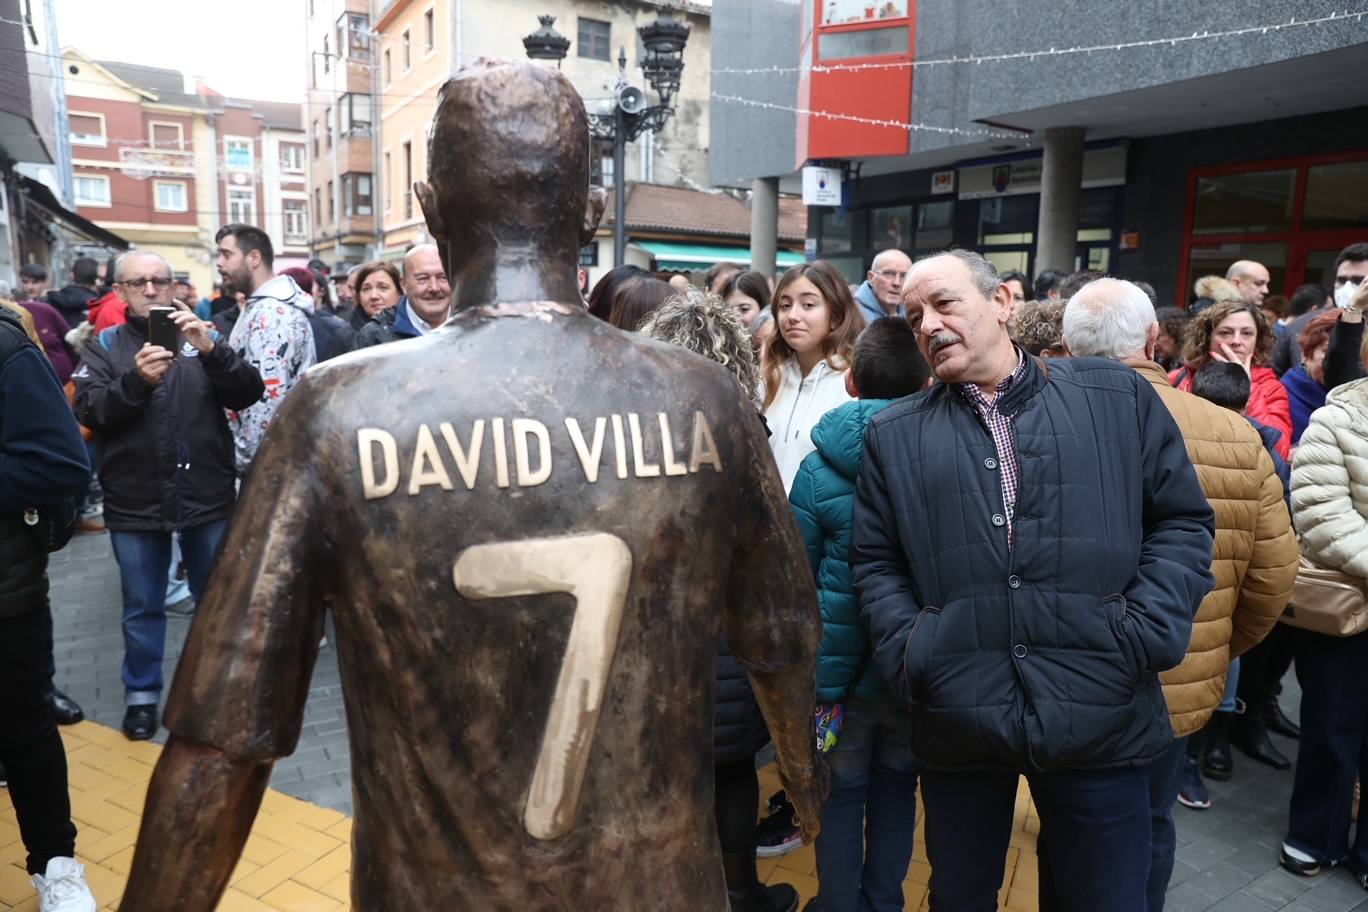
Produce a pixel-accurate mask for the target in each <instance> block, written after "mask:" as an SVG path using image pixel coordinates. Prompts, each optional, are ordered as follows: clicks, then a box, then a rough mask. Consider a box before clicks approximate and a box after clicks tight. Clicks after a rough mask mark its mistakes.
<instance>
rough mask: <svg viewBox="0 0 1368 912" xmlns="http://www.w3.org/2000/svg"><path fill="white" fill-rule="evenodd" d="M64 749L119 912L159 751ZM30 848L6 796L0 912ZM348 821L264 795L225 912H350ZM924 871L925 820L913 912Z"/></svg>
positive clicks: (1023, 841) (801, 881)
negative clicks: (25, 853)
mask: <svg viewBox="0 0 1368 912" xmlns="http://www.w3.org/2000/svg"><path fill="white" fill-rule="evenodd" d="M62 739H63V741H65V743H66V750H67V765H68V782H69V784H70V789H71V812H72V816H73V817H74V818H75V819H76V824H77V826H78V828H79V830H80V834H79V836H78V837H77V843H76V854H77V856H78V857H79V858H80V860H81V862H82V863H83V864H84V865H85V870H86V879H87V880H88V881H89V883H90V888H91V890H92V891H93V892H94V893H95V897H96V899H97V900H99V902H100V904H101V906H100V907H101V908H102V909H111V910H112V909H115V908H117V906H118V902H119V898H120V896H121V894H122V892H123V888H124V882H125V880H126V879H127V877H128V868H129V865H130V863H131V862H132V860H133V843H134V840H135V839H136V838H137V834H138V823H139V820H140V818H141V814H142V809H143V799H144V797H145V796H146V793H147V782H148V779H149V778H150V777H151V775H152V768H153V766H154V765H155V764H156V762H157V756H158V754H159V753H160V751H161V747H160V746H159V745H156V744H152V743H150V742H146V741H143V742H132V741H129V740H128V739H127V738H125V737H124V736H123V733H122V732H119V731H116V730H114V729H111V728H105V727H103V726H100V725H96V724H95V723H93V722H82V723H80V724H79V725H74V726H71V727H69V728H64V729H62ZM760 782H761V794H762V795H765V796H767V795H770V794H772V793H773V792H774V791H776V790H777V789H778V788H779V782H778V777H777V775H776V774H775V771H774V767H773V766H769V767H766V768H765V769H763V770H761V771H760ZM1039 831H1040V820H1039V819H1038V818H1037V817H1036V816H1035V809H1034V808H1033V807H1032V806H1031V803H1030V795H1029V793H1028V791H1027V790H1026V789H1024V788H1022V789H1020V790H1019V791H1018V793H1017V803H1016V816H1015V818H1014V820H1013V828H1012V842H1011V848H1010V849H1008V853H1007V867H1006V873H1005V874H1004V876H1003V880H1002V884H1003V886H1002V890H1001V892H1000V893H999V895H998V902H999V905H1000V906H1001V908H1002V909H1004V910H1008V912H1036V908H1037V901H1036V893H1037V883H1036V860H1035V848H1036V834H1037V833H1038V832H1039ZM23 866H24V846H23V843H22V842H21V841H20V840H19V828H18V826H17V825H16V822H15V817H14V808H13V807H12V806H11V804H10V800H9V793H8V792H7V791H5V790H3V789H0V912H34V910H36V909H37V908H38V904H37V899H36V898H35V897H34V895H33V888H32V886H31V885H30V884H29V878H28V874H27V873H26V872H25V871H24V867H23ZM759 870H760V877H761V878H762V879H764V880H765V881H766V882H770V883H776V882H779V881H783V882H785V883H789V884H792V885H793V886H794V887H795V888H796V889H797V890H798V893H799V895H800V896H801V897H802V902H803V903H806V902H807V901H808V900H809V899H810V898H811V897H812V896H813V895H815V893H816V891H817V866H816V862H815V860H814V857H813V850H812V846H803V847H802V848H801V849H799V850H797V851H795V852H790V853H789V854H788V855H784V856H782V857H780V858H771V859H762V860H761V861H760V862H759ZM350 872H351V819H350V818H349V817H347V816H345V815H343V814H340V813H338V812H337V811H333V810H329V809H328V808H323V807H318V806H317V805H313V804H309V803H308V802H307V801H300V800H299V799H297V798H291V797H290V796H288V795H284V794H282V793H280V792H276V791H268V792H267V793H266V797H265V799H264V800H263V801H262V804H261V812H260V813H259V814H258V815H257V819H256V824H255V825H254V826H253V827H252V835H251V837H250V838H249V839H248V840H247V845H246V847H245V848H244V849H243V852H242V860H241V861H239V862H238V866H237V869H236V870H235V871H234V872H233V876H232V879H231V881H230V886H229V888H228V892H227V894H226V895H225V896H224V898H223V902H221V903H220V904H219V910H220V912H337V910H347V909H349V908H350V903H349V902H348V898H349V895H350V892H349V891H350V887H349V877H350ZM930 873H931V868H930V866H929V865H928V864H927V862H926V849H925V846H924V845H923V842H922V831H921V821H920V820H918V823H917V841H916V847H915V849H914V851H913V854H912V866H911V869H910V870H909V872H908V875H907V880H906V881H905V882H904V884H903V892H904V894H905V895H906V897H907V910H908V912H924V910H926V909H927V879H928V877H929V876H930Z"/></svg>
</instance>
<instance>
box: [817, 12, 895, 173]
mask: <svg viewBox="0 0 1368 912" xmlns="http://www.w3.org/2000/svg"><path fill="white" fill-rule="evenodd" d="M808 3H809V13H810V15H809V16H807V17H805V28H804V36H803V45H802V55H801V59H802V61H803V71H802V74H801V76H800V77H799V80H798V107H799V108H800V109H802V110H805V111H810V112H812V113H809V114H799V115H798V148H797V162H796V165H797V166H802V164H803V163H804V162H807V161H812V160H817V159H828V158H841V159H849V158H864V157H867V156H873V155H906V154H907V152H908V131H907V128H906V127H903V126H888V125H886V124H879V125H876V124H870V123H862V122H860V121H858V120H850V119H847V118H861V119H864V120H877V121H892V122H894V123H895V124H905V123H907V122H908V120H909V118H910V115H911V108H912V67H911V62H912V59H913V56H914V51H915V48H916V39H917V35H916V17H917V9H916V0H808ZM823 114H832V115H838V116H835V117H824V116H822V115H823Z"/></svg>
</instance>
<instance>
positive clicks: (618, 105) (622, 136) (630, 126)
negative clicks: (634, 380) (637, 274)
mask: <svg viewBox="0 0 1368 912" xmlns="http://www.w3.org/2000/svg"><path fill="white" fill-rule="evenodd" d="M537 20H538V21H539V22H540V23H541V28H539V29H537V30H536V31H535V32H533V33H532V34H530V35H528V36H527V37H525V38H523V47H524V48H526V49H527V56H528V57H529V58H531V59H533V60H554V61H556V68H557V69H559V68H560V62H561V61H562V60H564V59H565V55H566V54H567V53H568V52H569V50H570V40H569V39H568V38H566V37H565V36H564V35H561V34H560V33H559V32H557V31H556V29H555V28H554V25H555V22H556V17H555V16H538V17H537ZM637 34H638V35H640V36H641V43H642V45H643V47H645V49H646V54H645V56H644V57H643V58H642V59H641V61H640V64H641V70H642V72H643V73H644V74H645V76H646V81H647V82H648V83H650V85H651V88H653V89H655V91H656V94H657V95H658V96H659V97H660V101H659V102H658V103H657V104H654V105H647V104H646V93H644V92H643V91H641V89H639V88H637V87H636V86H634V85H632V84H631V82H630V81H628V79H627V50H626V48H619V49H618V73H617V81H616V82H615V83H614V85H613V97H612V98H611V99H606V101H608V102H609V105H610V106H611V110H608V111H600V112H591V113H590V114H589V135H590V136H593V137H594V138H595V139H600V140H606V141H610V142H612V144H613V265H614V266H621V265H622V264H623V261H624V260H625V259H626V255H627V226H626V225H625V224H624V222H625V221H626V210H627V179H626V175H625V174H624V173H623V172H624V171H625V170H626V164H625V158H626V153H627V143H629V142H633V141H634V140H635V139H636V138H637V137H638V136H640V135H641V134H642V133H643V132H645V131H646V130H653V131H659V130H661V129H663V128H664V126H665V124H666V123H667V122H668V121H669V119H670V117H671V115H673V114H674V97H675V95H676V94H677V93H678V92H679V82H680V77H681V76H682V75H683V73H684V45H685V44H687V43H688V41H689V25H688V24H687V23H684V22H679V21H678V20H676V19H675V18H674V17H673V16H672V15H670V11H669V10H668V9H667V10H665V11H664V12H662V13H661V14H660V15H659V16H658V17H656V21H655V22H652V23H650V24H649V25H643V26H641V27H640V28H638V29H637Z"/></svg>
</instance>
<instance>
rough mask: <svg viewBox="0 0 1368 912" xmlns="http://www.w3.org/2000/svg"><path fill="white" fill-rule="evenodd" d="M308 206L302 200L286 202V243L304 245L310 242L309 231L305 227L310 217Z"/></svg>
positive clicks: (288, 200)
mask: <svg viewBox="0 0 1368 912" xmlns="http://www.w3.org/2000/svg"><path fill="white" fill-rule="evenodd" d="M307 205H308V204H307V203H306V202H305V201H304V200H300V199H287V200H284V208H285V243H287V244H303V243H305V242H306V241H308V229H307V228H306V227H305V225H306V219H307V217H308V213H307Z"/></svg>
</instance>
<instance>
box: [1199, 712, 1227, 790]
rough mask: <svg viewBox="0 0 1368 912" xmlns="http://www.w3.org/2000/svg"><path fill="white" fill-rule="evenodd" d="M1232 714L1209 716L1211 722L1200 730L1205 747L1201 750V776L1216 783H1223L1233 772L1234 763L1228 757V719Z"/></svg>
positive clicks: (1217, 713) (1218, 713)
mask: <svg viewBox="0 0 1368 912" xmlns="http://www.w3.org/2000/svg"><path fill="white" fill-rule="evenodd" d="M1232 715H1234V713H1228V712H1220V711H1219V710H1218V711H1217V712H1215V713H1212V715H1211V721H1210V722H1208V723H1207V724H1206V728H1204V729H1203V730H1202V735H1203V740H1204V741H1205V746H1204V747H1203V749H1202V775H1204V776H1207V777H1209V778H1211V779H1215V780H1216V781H1218V782H1225V781H1226V780H1227V779H1229V778H1230V777H1231V776H1232V775H1233V774H1234V772H1235V763H1234V760H1233V759H1232V758H1231V756H1230V717H1231V716H1232Z"/></svg>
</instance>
